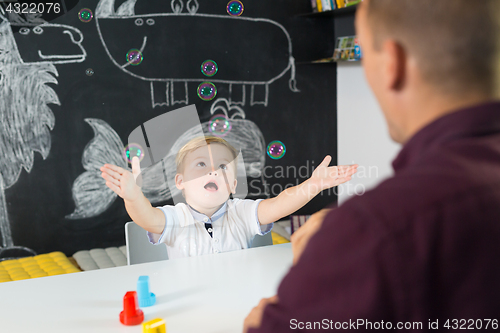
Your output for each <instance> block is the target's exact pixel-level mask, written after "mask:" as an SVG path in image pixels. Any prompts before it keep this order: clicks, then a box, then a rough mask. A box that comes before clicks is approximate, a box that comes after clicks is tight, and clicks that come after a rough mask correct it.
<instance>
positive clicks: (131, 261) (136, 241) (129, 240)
mask: <svg viewBox="0 0 500 333" xmlns="http://www.w3.org/2000/svg"><path fill="white" fill-rule="evenodd" d="M125 241H126V244H127V264H128V265H135V264H142V263H145V262H153V261H160V260H167V259H168V253H167V247H166V245H165V244H158V245H153V244H151V243H150V242H149V240H148V236H147V235H146V230H144V229H142V228H141V227H140V226H139V225H137V224H135V223H134V222H127V223H126V224H125Z"/></svg>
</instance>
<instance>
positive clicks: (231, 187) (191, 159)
mask: <svg viewBox="0 0 500 333" xmlns="http://www.w3.org/2000/svg"><path fill="white" fill-rule="evenodd" d="M235 175H236V170H235V168H234V157H233V155H232V154H231V151H230V150H229V149H228V148H226V147H225V146H224V145H221V144H216V143H215V144H209V145H206V146H203V147H200V148H198V149H196V150H193V151H192V152H189V153H188V154H187V155H186V157H185V159H184V170H183V172H182V173H178V174H177V175H176V176H175V185H176V187H177V188H178V189H180V190H184V196H185V197H186V202H187V203H188V204H190V205H191V206H193V207H194V208H195V209H196V208H199V209H210V208H214V207H218V206H220V205H222V204H223V203H224V202H225V201H226V200H227V199H228V198H229V194H230V193H235V189H236V183H237V181H236V177H235Z"/></svg>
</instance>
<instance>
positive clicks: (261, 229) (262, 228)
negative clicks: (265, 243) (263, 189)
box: [255, 199, 274, 236]
mask: <svg viewBox="0 0 500 333" xmlns="http://www.w3.org/2000/svg"><path fill="white" fill-rule="evenodd" d="M263 200H264V199H259V200H256V201H257V202H256V204H255V220H256V221H257V228H258V233H257V235H261V236H263V235H265V234H267V233H269V232H271V230H272V229H273V226H274V223H269V224H260V221H259V204H260V203H261V202H262V201H263Z"/></svg>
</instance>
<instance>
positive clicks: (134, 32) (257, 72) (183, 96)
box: [95, 0, 299, 108]
mask: <svg viewBox="0 0 500 333" xmlns="http://www.w3.org/2000/svg"><path fill="white" fill-rule="evenodd" d="M136 1H137V0H127V1H126V2H124V3H123V4H122V5H121V6H120V7H118V9H117V10H115V0H100V1H99V3H98V5H97V7H96V10H95V12H96V15H95V22H96V25H97V31H98V34H99V37H100V39H101V42H102V44H103V46H104V49H105V51H106V53H107V54H108V56H109V58H110V60H111V61H112V62H113V63H114V64H115V66H117V67H118V68H119V69H120V70H122V71H123V72H125V73H127V74H129V75H131V76H133V77H134V78H137V79H140V80H143V81H149V82H150V87H151V104H152V107H153V108H154V107H156V106H161V105H165V106H169V105H174V104H176V103H185V104H188V103H189V94H188V82H195V83H201V82H203V81H210V82H213V83H214V84H215V85H216V86H217V85H221V84H227V85H229V89H228V90H229V95H230V96H228V97H229V98H228V100H229V101H230V104H240V105H243V106H244V105H245V102H246V99H247V97H246V95H247V93H246V86H247V85H248V86H250V105H256V104H262V105H264V106H267V104H268V97H269V85H270V84H271V83H273V82H274V81H276V80H278V79H280V78H281V77H283V76H284V75H285V74H286V73H287V72H290V79H289V88H290V90H291V91H294V92H298V91H299V90H297V88H296V81H295V60H294V58H293V56H292V42H291V39H290V35H289V33H288V32H287V30H286V29H285V28H284V27H283V26H282V25H281V24H279V23H277V22H275V21H272V20H269V19H265V18H249V17H242V16H236V17H233V16H230V15H227V14H226V15H212V14H201V13H197V11H198V7H199V5H198V2H197V0H189V1H188V2H187V6H186V8H187V13H186V12H185V13H183V12H182V10H183V8H184V4H183V1H182V0H173V1H172V2H171V7H172V10H173V13H153V14H145V15H136V14H135V10H134V8H135V4H136ZM139 1H146V0H139ZM256 31H258V32H262V31H265V33H256ZM130 49H139V50H140V51H141V52H142V54H143V57H144V59H143V61H142V63H141V64H140V65H137V66H133V65H131V64H130V63H129V62H127V60H126V54H127V52H128V51H129V50H130ZM207 59H211V60H214V61H215V62H217V64H218V67H219V71H218V72H217V74H216V75H215V76H213V77H210V78H207V77H206V76H204V75H203V73H202V72H201V70H200V66H201V64H202V63H203V62H204V61H205V60H207ZM239 89H241V91H239ZM233 95H234V96H233ZM236 96H237V98H236V99H237V100H234V99H233V98H232V97H236Z"/></svg>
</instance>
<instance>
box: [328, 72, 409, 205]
mask: <svg viewBox="0 0 500 333" xmlns="http://www.w3.org/2000/svg"><path fill="white" fill-rule="evenodd" d="M337 103H338V105H337V124H338V125H337V127H338V131H337V133H338V164H339V165H343V164H359V167H358V173H357V175H355V176H354V177H353V179H352V180H351V181H350V182H348V183H346V184H344V185H341V186H339V187H338V193H339V205H340V204H342V203H343V202H345V201H346V200H347V199H348V198H349V197H351V196H353V195H356V193H357V194H360V193H363V192H364V190H368V189H370V188H373V187H374V186H376V185H377V184H378V183H380V182H381V181H382V180H383V179H385V178H387V177H389V176H391V175H392V174H393V170H392V165H391V162H392V160H393V159H394V158H395V157H396V155H397V153H398V152H399V150H400V146H399V145H398V144H396V143H394V142H393V141H392V140H391V138H390V137H389V134H388V132H387V125H386V123H385V119H384V116H383V114H382V111H381V110H380V107H379V106H378V103H377V101H376V99H375V96H374V95H373V93H372V91H371V90H370V88H369V86H368V83H367V82H366V79H365V76H364V73H363V68H362V66H361V64H360V63H339V64H338V67H337Z"/></svg>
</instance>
